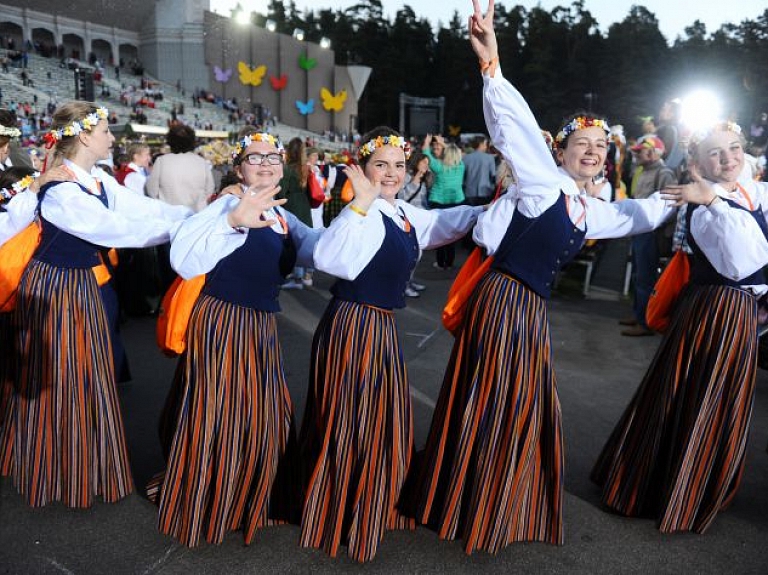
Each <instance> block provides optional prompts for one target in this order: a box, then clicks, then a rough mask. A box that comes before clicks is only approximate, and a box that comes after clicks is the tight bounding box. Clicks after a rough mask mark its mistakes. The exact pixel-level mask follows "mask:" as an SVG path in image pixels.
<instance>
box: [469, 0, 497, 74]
mask: <svg viewBox="0 0 768 575" xmlns="http://www.w3.org/2000/svg"><path fill="white" fill-rule="evenodd" d="M472 6H473V8H474V10H475V12H474V14H472V16H470V17H469V41H470V43H471V44H472V49H473V50H474V51H475V54H477V57H478V58H479V59H480V60H482V61H483V62H490V61H491V60H493V59H494V58H496V57H498V55H499V47H498V45H497V43H496V33H495V32H494V30H493V12H494V0H489V1H488V11H487V12H486V13H485V16H483V14H482V12H480V0H472Z"/></svg>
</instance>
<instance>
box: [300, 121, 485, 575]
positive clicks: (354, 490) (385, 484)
mask: <svg viewBox="0 0 768 575" xmlns="http://www.w3.org/2000/svg"><path fill="white" fill-rule="evenodd" d="M363 142H364V143H363V145H362V147H361V148H360V152H359V156H360V166H354V165H350V166H348V167H346V168H345V171H346V175H347V177H348V178H349V179H350V181H351V183H352V186H353V188H354V191H355V199H354V200H353V201H352V202H351V203H350V204H349V205H348V206H347V207H346V208H345V209H344V210H342V212H341V213H340V214H339V215H338V216H337V217H336V218H335V219H334V220H333V222H332V223H331V225H330V227H329V228H328V229H327V231H326V232H325V235H323V237H322V238H321V239H320V241H319V242H318V244H317V247H316V248H315V264H316V267H317V269H319V270H321V271H324V272H326V273H329V274H332V275H334V276H336V277H338V278H339V279H338V280H337V282H336V283H335V284H334V285H333V287H332V288H331V293H332V294H333V296H334V297H333V299H332V300H331V302H330V304H329V305H328V308H327V309H326V311H325V314H324V315H323V318H322V319H321V321H320V324H319V325H318V327H317V330H316V331H315V336H314V340H313V342H312V361H311V376H310V377H311V381H310V387H309V391H308V399H307V407H306V409H305V415H304V420H303V423H302V429H301V435H300V441H299V444H300V446H301V449H302V463H303V464H304V465H305V466H306V468H305V479H306V481H307V482H308V483H307V487H306V495H305V502H304V510H303V515H302V521H301V545H303V546H306V547H316V548H323V549H325V551H326V552H327V553H329V554H330V555H331V556H336V554H337V553H338V549H339V545H347V546H348V554H349V556H350V557H351V558H352V559H354V560H356V561H361V562H362V561H368V560H371V559H373V557H374V556H375V554H376V550H377V549H378V546H379V542H380V541H381V539H382V537H383V536H384V532H385V531H386V530H388V529H396V528H407V527H410V528H413V526H414V525H415V524H414V521H413V519H407V518H405V517H403V516H402V515H400V514H399V513H398V512H397V511H396V509H395V506H396V505H397V503H398V499H399V495H400V490H401V488H402V485H403V481H404V479H405V477H406V473H407V472H408V466H409V463H410V461H411V455H412V451H413V432H412V428H413V423H412V416H411V398H410V390H409V386H408V377H407V374H406V370H405V364H404V362H403V355H402V351H401V350H400V343H399V340H398V337H397V331H396V325H395V314H394V309H397V308H402V307H405V295H404V293H405V288H406V285H407V283H408V280H409V278H410V275H411V271H412V269H413V267H414V266H415V265H416V261H417V259H418V256H419V252H420V250H421V249H423V248H433V247H437V246H440V245H444V244H446V243H448V242H452V241H455V240H456V239H457V238H460V237H461V236H462V235H463V234H465V233H467V231H468V230H469V229H470V228H471V227H472V225H473V224H474V223H475V221H476V219H477V215H478V214H479V213H480V212H481V211H482V209H483V208H482V207H479V208H473V207H469V206H461V207H457V208H453V209H450V210H434V211H427V210H424V209H421V208H417V207H415V206H412V205H410V204H408V203H407V202H405V201H403V200H396V199H395V197H396V195H397V193H398V192H399V191H400V190H401V188H402V187H403V183H404V180H405V170H406V161H407V159H408V155H409V151H410V150H409V146H408V144H407V142H406V141H405V139H404V138H403V137H402V136H400V135H399V134H398V133H397V132H395V131H394V130H392V129H390V128H384V127H381V128H376V129H374V130H373V131H371V132H369V133H368V134H367V135H366V136H365V137H364V138H363Z"/></svg>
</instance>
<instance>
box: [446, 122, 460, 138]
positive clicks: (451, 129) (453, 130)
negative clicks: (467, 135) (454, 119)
mask: <svg viewBox="0 0 768 575" xmlns="http://www.w3.org/2000/svg"><path fill="white" fill-rule="evenodd" d="M459 134H461V126H453V125H451V124H448V135H449V136H451V137H453V138H455V137H456V136H458V135H459Z"/></svg>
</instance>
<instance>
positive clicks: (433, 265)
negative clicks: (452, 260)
mask: <svg viewBox="0 0 768 575" xmlns="http://www.w3.org/2000/svg"><path fill="white" fill-rule="evenodd" d="M432 267H433V268H437V269H439V270H443V271H445V270H449V269H451V268H452V267H453V266H441V265H440V264H439V263H437V262H434V263H433V264H432Z"/></svg>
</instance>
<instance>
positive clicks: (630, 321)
mask: <svg viewBox="0 0 768 575" xmlns="http://www.w3.org/2000/svg"><path fill="white" fill-rule="evenodd" d="M619 325H637V319H635V318H634V317H625V318H624V319H620V320H619Z"/></svg>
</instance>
